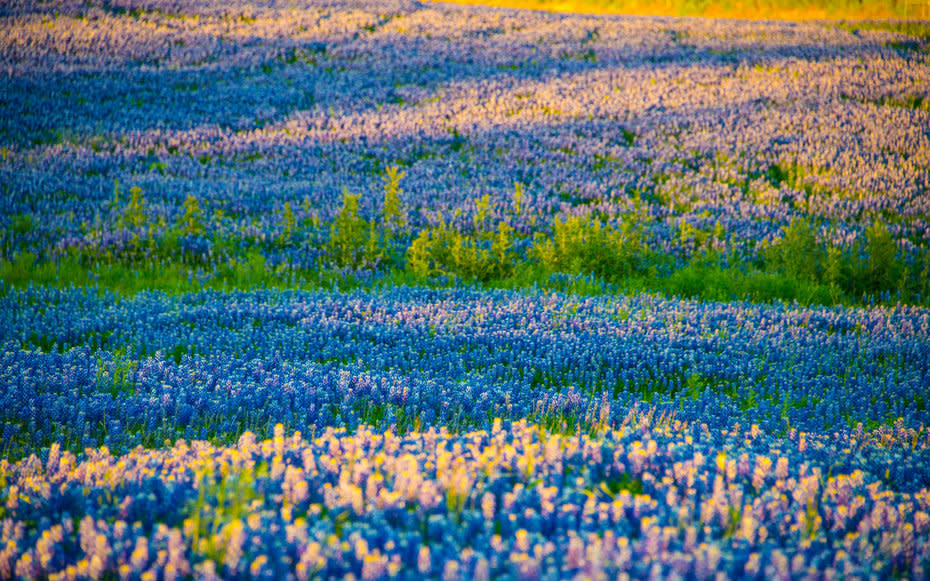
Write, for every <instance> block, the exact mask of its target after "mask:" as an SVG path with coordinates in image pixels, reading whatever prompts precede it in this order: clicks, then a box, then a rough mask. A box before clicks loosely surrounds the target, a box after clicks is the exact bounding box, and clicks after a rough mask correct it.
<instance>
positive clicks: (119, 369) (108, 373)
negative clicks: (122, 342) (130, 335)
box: [96, 348, 138, 397]
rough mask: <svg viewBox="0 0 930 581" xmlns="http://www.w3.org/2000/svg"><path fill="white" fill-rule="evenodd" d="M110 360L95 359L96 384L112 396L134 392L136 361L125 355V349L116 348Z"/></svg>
mask: <svg viewBox="0 0 930 581" xmlns="http://www.w3.org/2000/svg"><path fill="white" fill-rule="evenodd" d="M112 355H113V356H112V361H109V362H108V361H106V360H105V359H104V358H98V359H97V374H96V380H97V385H98V386H99V387H100V388H101V389H102V390H104V391H107V392H109V393H110V394H111V395H112V396H113V397H117V396H120V395H123V394H128V395H132V394H134V393H135V391H136V388H135V380H134V378H135V372H136V367H137V366H138V363H137V362H135V361H133V360H132V359H130V358H129V357H128V356H127V355H126V349H125V348H121V349H117V350H116V351H114V352H113V354H112Z"/></svg>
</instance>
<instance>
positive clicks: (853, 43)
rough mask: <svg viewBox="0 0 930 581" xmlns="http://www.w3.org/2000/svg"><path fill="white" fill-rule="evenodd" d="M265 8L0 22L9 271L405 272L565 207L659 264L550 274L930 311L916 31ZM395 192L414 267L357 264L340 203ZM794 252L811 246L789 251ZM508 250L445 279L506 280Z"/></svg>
mask: <svg viewBox="0 0 930 581" xmlns="http://www.w3.org/2000/svg"><path fill="white" fill-rule="evenodd" d="M253 4H254V3H249V2H233V3H230V2H225V1H223V2H220V1H215V2H178V1H174V0H156V1H152V2H145V3H144V4H140V5H136V4H133V3H118V4H113V3H111V2H56V3H55V5H54V7H52V6H45V5H43V4H37V3H32V2H19V3H16V4H15V5H11V6H9V7H7V8H4V9H3V10H2V12H0V20H2V25H0V31H2V32H0V73H2V74H0V89H2V93H3V94H4V100H3V102H2V107H3V112H4V114H3V115H2V116H0V182H2V183H3V184H4V187H5V200H7V202H6V203H5V204H4V205H3V207H2V208H0V228H2V234H0V243H2V246H0V250H2V258H3V259H5V260H7V261H15V260H17V259H19V258H21V256H20V255H21V254H24V253H26V252H29V253H31V254H32V255H35V256H38V257H39V258H40V259H41V260H42V261H50V262H51V263H53V264H57V261H60V260H62V259H65V258H68V257H78V258H79V259H80V260H81V261H82V264H84V265H85V266H86V265H88V264H90V265H93V264H99V263H101V262H110V261H114V260H117V261H118V260H124V261H128V262H130V263H132V264H145V263H147V262H152V261H154V262H156V263H159V261H168V262H172V263H177V262H195V263H198V264H199V265H200V266H201V267H202V268H203V271H204V272H203V276H206V277H209V276H215V273H216V270H217V269H218V268H219V269H222V267H223V266H224V265H226V264H228V263H229V261H230V260H231V259H238V258H241V256H242V253H243V252H242V251H243V248H245V249H255V250H259V251H261V253H262V254H263V255H264V257H265V258H266V259H267V260H268V262H269V263H270V264H273V265H275V266H281V265H284V266H285V267H286V268H292V269H297V270H313V269H318V268H330V267H332V266H333V265H335V266H337V267H345V266H346V264H347V263H350V264H351V265H352V266H354V267H358V266H365V267H366V268H374V269H378V268H383V267H384V265H385V264H389V263H391V261H392V260H393V263H394V264H399V265H404V264H407V263H408V262H411V260H408V257H407V256H406V254H405V251H406V249H407V248H408V247H413V242H414V241H415V240H416V239H417V237H418V236H419V235H420V234H421V233H422V234H424V235H426V236H427V238H428V239H430V232H429V231H430V229H436V228H439V222H440V220H441V221H442V222H443V226H444V227H448V228H449V229H451V231H454V232H457V233H459V234H463V235H465V234H468V233H469V232H470V231H471V230H472V229H473V228H474V226H475V225H476V224H478V225H479V226H487V225H491V226H493V225H496V224H498V223H500V222H506V225H507V228H508V229H507V231H506V233H505V234H509V235H510V236H511V237H512V238H518V239H519V238H521V237H522V238H523V239H525V241H531V240H532V238H533V236H534V235H535V234H542V235H549V234H550V233H552V231H553V229H555V228H557V227H556V225H555V220H556V219H557V217H559V216H560V215H561V217H562V218H564V219H568V218H573V217H574V218H587V217H593V218H595V219H596V220H598V221H599V222H600V223H603V224H604V225H610V226H611V227H615V228H616V229H617V230H618V231H619V232H621V233H623V234H624V236H623V238H624V240H629V236H628V234H630V232H626V231H624V229H623V225H626V226H627V227H629V226H630V225H631V224H635V225H636V226H637V228H638V231H637V232H636V234H637V235H638V236H639V237H640V239H641V242H642V243H643V244H644V245H645V246H646V247H648V249H649V250H651V251H653V252H655V253H657V254H658V255H659V256H662V257H665V259H661V260H660V259H659V258H657V257H656V256H652V255H648V254H644V253H643V251H644V250H645V248H641V247H640V246H639V245H637V244H633V245H629V246H623V250H622V251H623V252H624V253H629V254H632V255H633V256H634V258H635V259H630V257H629V256H626V258H625V259H624V261H622V264H620V265H619V267H618V265H615V264H603V265H596V264H595V265H591V264H585V263H583V261H582V262H580V263H573V262H572V261H571V260H558V259H557V258H558V257H556V258H553V259H552V260H549V261H548V262H547V264H548V265H549V266H550V267H551V268H553V269H554V270H556V271H565V270H582V271H591V270H595V271H599V273H600V274H604V273H610V272H620V273H621V274H623V275H626V274H629V272H630V271H635V270H637V268H638V269H640V270H641V271H642V272H649V267H654V268H655V269H656V270H657V271H658V272H659V273H663V272H667V270H668V269H670V268H677V267H681V266H682V265H685V264H688V262H689V261H691V260H693V259H694V258H695V257H702V256H703V255H704V254H705V253H708V252H711V253H714V255H715V256H716V255H724V256H725V257H727V258H726V259H725V260H724V262H723V263H724V264H725V265H730V266H733V265H736V266H738V268H739V270H745V269H751V268H756V267H758V265H759V262H760V261H761V260H763V259H767V260H768V263H769V264H768V267H769V268H770V269H774V270H787V271H789V274H791V275H801V277H802V278H813V279H815V280H816V281H818V282H821V283H823V284H824V285H827V286H829V285H830V284H835V285H837V286H838V287H839V288H840V289H842V290H844V291H845V292H846V293H848V294H849V295H850V296H851V297H853V298H858V297H859V296H861V295H862V294H863V293H870V294H879V293H886V294H887V296H886V299H890V300H891V302H894V300H895V299H896V298H897V299H901V300H906V301H910V302H918V303H919V302H921V301H925V300H928V297H930V288H928V287H927V283H926V280H928V279H930V274H928V273H930V252H928V248H930V238H928V237H930V230H928V227H927V225H928V223H930V222H928V220H927V219H926V217H927V215H928V212H930V208H928V200H930V198H928V196H926V195H923V194H925V193H926V191H927V189H928V187H930V183H928V175H927V171H926V166H927V163H926V160H927V156H928V152H930V137H928V133H927V131H926V127H927V126H928V115H930V113H928V110H927V104H928V103H930V93H928V89H927V87H930V82H928V79H930V65H928V63H927V60H926V58H924V55H925V54H926V50H927V39H928V38H930V35H928V34H927V29H926V27H925V26H924V25H922V24H920V23H913V24H894V23H887V24H882V23H871V24H869V23H862V24H849V23H830V22H806V23H792V22H741V21H737V20H731V21H720V20H701V19H678V20H674V19H662V18H642V17H636V18H634V17H620V16H600V17H592V16H580V15H566V14H550V13H544V12H537V11H523V12H520V11H508V10H496V9H489V8H481V7H461V6H451V5H445V4H442V3H421V2H414V1H408V0H390V1H384V0H377V1H373V0H365V1H361V2H337V1H305V2H294V3H288V5H287V6H286V7H285V6H278V5H274V6H258V5H253ZM391 168H395V169H397V168H399V169H400V170H401V171H398V172H395V173H394V174H391V173H390V172H391ZM400 174H403V176H404V177H403V182H402V184H403V187H402V188H400V189H395V193H396V196H397V199H396V201H397V202H398V203H399V204H400V205H399V206H397V209H399V211H400V210H402V211H403V212H404V220H398V221H397V222H396V223H395V226H396V228H394V229H393V230H392V232H393V233H394V234H395V240H394V241H395V242H397V244H399V245H400V246H399V250H397V249H395V250H397V251H396V252H393V256H392V251H391V249H394V246H392V245H391V244H387V245H386V246H385V248H384V249H382V250H381V251H379V252H375V253H372V254H365V253H364V252H361V251H357V250H353V251H351V252H350V251H348V250H347V248H349V247H350V245H351V243H353V242H359V241H363V240H365V236H366V235H367V231H359V230H357V229H355V226H357V225H358V223H357V222H351V221H350V222H346V221H343V222H341V223H335V222H334V221H333V220H334V218H335V217H336V215H337V214H338V213H339V212H340V211H341V210H340V208H341V207H343V206H342V205H341V203H340V201H341V200H344V199H345V197H346V196H345V193H344V192H349V193H351V194H352V195H356V196H358V198H357V199H356V200H355V202H354V207H356V208H357V212H358V216H361V217H363V218H365V219H366V220H372V219H376V218H380V216H381V212H382V210H383V208H382V207H381V199H382V197H381V189H382V179H381V176H390V175H393V176H394V177H395V178H399V176H400ZM394 183H395V185H396V184H397V180H396V179H395V180H394ZM515 184H517V186H515ZM515 187H517V188H519V189H520V190H521V192H522V194H521V200H520V202H519V203H518V204H517V205H516V206H514V204H512V197H513V194H514V190H515ZM349 206H353V204H349ZM400 215H401V214H397V216H400ZM440 217H441V218H440ZM479 217H480V218H482V220H477V218H479ZM485 221H486V224H482V222H485ZM795 223H797V225H800V224H803V225H804V226H805V228H806V229H802V230H794V231H792V232H793V233H794V234H795V235H798V234H804V233H806V234H807V236H806V237H805V236H794V237H792V236H791V235H789V233H788V232H786V230H785V229H786V228H788V227H790V226H791V225H792V224H795ZM340 225H341V226H342V227H340ZM405 228H407V229H405ZM398 230H399V232H398ZM439 230H440V233H441V232H442V231H443V229H442V228H439ZM870 232H871V234H870ZM495 233H497V231H496V230H494V231H492V232H491V234H495ZM447 234H448V232H447ZM576 234H578V235H579V236H583V235H584V234H586V232H576ZM331 237H335V240H333V239H330V238H331ZM437 237H438V238H440V239H442V240H445V239H444V238H442V236H440V235H439V234H437V233H433V235H432V238H431V239H432V240H433V246H434V247H435V246H436V244H437V243H436V242H435V240H436V238H437ZM479 238H480V237H479ZM604 238H605V239H606V240H609V241H615V240H614V239H613V238H612V237H611V236H610V235H608V234H605V235H604ZM505 239H506V238H505ZM789 239H790V240H794V241H795V242H802V244H800V245H798V244H793V245H792V244H788V245H787V246H788V248H789V249H793V250H791V251H787V252H775V254H776V255H777V256H775V257H772V256H768V254H767V249H769V248H770V247H772V246H777V245H778V243H779V241H782V240H789ZM790 240H789V241H790ZM428 241H429V240H426V241H423V242H422V243H421V244H419V245H418V246H416V248H413V250H418V251H420V254H419V256H420V257H422V255H423V253H424V252H423V251H424V246H429V245H428V244H426V242H428ZM805 241H806V242H805ZM438 244H439V245H440V246H442V244H445V243H444V242H442V243H438ZM490 245H491V242H490V238H488V240H487V241H481V240H473V241H470V242H469V241H468V240H465V241H462V240H458V241H457V244H455V245H453V247H461V248H462V249H461V251H460V253H459V254H460V255H465V254H469V253H471V254H476V253H477V254H481V252H490V249H489V248H488V247H490ZM818 248H819V249H820V250H818ZM828 248H831V249H833V251H834V255H833V257H832V262H831V257H830V256H829V255H828V252H827V249H828ZM514 249H515V250H520V249H521V247H520V246H519V244H517V245H516V246H515V248H514ZM432 250H434V251H435V250H436V249H435V248H432ZM479 250H480V251H479ZM505 250H506V244H505V245H504V246H502V250H501V254H500V257H501V258H502V260H500V261H493V264H491V265H487V264H483V263H482V261H481V260H471V261H464V262H463V260H461V256H460V257H459V259H456V260H453V261H452V262H454V263H456V264H455V266H456V268H451V267H450V266H449V264H445V265H444V267H445V270H453V271H454V272H455V273H456V274H458V275H460V276H462V277H463V278H468V277H475V276H477V277H479V278H481V277H482V276H488V277H490V276H493V275H495V273H496V274H501V273H504V274H506V270H507V264H506V263H507V260H504V259H503V258H504V257H505V256H506V253H505V252H504V251H505ZM426 254H429V253H428V252H427V253H426ZM518 254H520V253H519V252H518ZM779 256H780V257H779ZM786 256H787V257H786ZM416 257H417V252H413V256H412V257H409V258H412V259H413V260H412V262H413V268H412V270H414V271H420V270H421V269H420V268H419V266H418V265H420V266H421V265H422V264H423V261H422V260H420V261H417V260H416ZM433 258H434V259H435V257H433ZM640 259H645V260H644V262H646V264H642V262H643V260H640ZM668 259H670V260H671V262H670V263H669V262H668ZM434 262H435V260H434ZM439 262H440V263H441V262H442V261H441V260H440V261H439ZM447 262H448V261H447ZM544 262H546V261H544ZM798 265H803V266H798ZM599 266H600V268H599ZM489 271H490V272H489ZM498 271H500V272H498ZM796 271H798V272H796ZM860 271H861V272H860ZM737 295H738V297H741V296H742V293H739V292H738V293H737ZM787 298H789V300H790V298H794V297H787ZM825 300H829V299H827V298H818V301H819V302H824V301H825Z"/></svg>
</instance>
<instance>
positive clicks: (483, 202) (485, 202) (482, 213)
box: [473, 194, 491, 232]
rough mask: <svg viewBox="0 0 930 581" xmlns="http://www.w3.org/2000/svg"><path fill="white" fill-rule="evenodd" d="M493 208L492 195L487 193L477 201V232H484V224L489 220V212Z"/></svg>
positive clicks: (475, 223)
mask: <svg viewBox="0 0 930 581" xmlns="http://www.w3.org/2000/svg"><path fill="white" fill-rule="evenodd" d="M490 210H491V195H490V194H485V195H483V196H481V197H480V198H478V200H477V201H476V202H475V216H474V219H473V220H474V225H475V232H482V231H483V230H484V225H485V223H486V222H487V220H488V213H489V212H490Z"/></svg>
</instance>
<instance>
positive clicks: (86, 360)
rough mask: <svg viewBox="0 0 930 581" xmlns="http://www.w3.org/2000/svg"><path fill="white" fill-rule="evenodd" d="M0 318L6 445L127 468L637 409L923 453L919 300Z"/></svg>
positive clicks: (227, 299) (487, 304) (254, 303)
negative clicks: (904, 444) (327, 434)
mask: <svg viewBox="0 0 930 581" xmlns="http://www.w3.org/2000/svg"><path fill="white" fill-rule="evenodd" d="M0 316H2V324H0V329H3V331H2V340H3V348H2V351H0V374H2V377H3V381H4V383H5V384H6V385H7V386H8V387H7V388H6V389H5V390H4V391H3V393H2V394H0V419H2V422H3V430H4V433H3V446H4V449H3V450H2V452H4V453H5V454H7V455H9V456H10V457H16V458H19V457H24V456H28V455H29V454H32V453H42V451H43V450H46V449H47V448H48V447H50V446H51V445H53V444H56V443H57V444H59V445H60V446H62V447H63V448H64V449H67V450H70V451H72V452H74V453H79V452H80V451H81V450H83V449H84V448H85V447H99V446H102V445H106V446H107V447H109V449H110V450H111V451H113V452H114V453H118V454H122V453H125V452H128V451H130V450H131V449H132V448H134V447H135V446H137V445H145V446H146V447H152V446H162V445H164V444H165V442H166V441H168V443H171V442H173V441H175V440H176V439H178V438H184V439H187V440H197V439H201V440H212V441H214V442H217V443H219V442H227V443H228V442H232V441H235V439H236V438H238V437H239V435H240V434H241V433H242V432H243V431H245V430H251V431H253V432H255V433H257V434H259V435H265V436H267V435H268V434H270V430H271V427H272V426H274V425H275V424H277V423H283V424H284V425H286V426H287V427H288V429H299V430H301V431H302V432H303V433H306V434H309V433H313V431H314V430H315V429H320V428H322V427H324V426H333V427H345V428H349V429H354V428H355V427H356V426H361V425H369V426H371V427H372V428H373V429H377V430H383V429H387V428H393V429H396V430H398V431H400V432H403V431H406V430H414V429H418V430H424V429H427V428H429V427H436V428H439V427H442V426H445V427H447V428H448V429H450V430H456V431H461V430H466V429H488V428H489V426H490V421H491V418H494V417H501V418H503V419H506V420H508V421H511V420H512V421H517V420H520V419H524V418H526V419H530V420H531V421H535V422H539V423H542V424H543V425H546V426H548V427H549V428H550V429H553V430H557V431H578V430H581V431H584V430H590V429H594V428H596V427H597V426H600V425H613V424H616V423H617V422H619V421H620V420H621V419H622V418H623V417H624V416H625V415H626V413H627V411H628V410H629V409H630V407H631V406H634V405H637V404H640V405H647V406H655V407H656V408H657V409H658V410H659V412H660V413H667V414H674V415H675V417H676V418H677V419H679V420H682V421H689V422H703V423H707V424H708V425H710V426H714V427H730V426H732V425H733V424H734V423H742V424H744V425H748V424H750V423H753V424H758V425H759V426H760V427H761V428H762V429H764V430H766V432H768V433H771V434H777V435H781V436H786V435H787V434H788V433H789V432H790V431H791V430H796V431H803V432H810V433H823V434H826V433H833V432H840V433H846V432H850V433H851V432H854V431H855V430H857V429H858V430H859V431H860V432H861V431H862V430H866V431H868V430H872V429H875V428H877V427H878V426H882V425H884V426H887V427H892V426H895V429H899V430H900V429H910V430H917V432H915V433H916V434H918V436H917V437H918V440H921V441H922V439H923V438H926V437H927V433H926V432H925V430H924V426H926V425H930V418H928V415H930V411H928V409H927V403H928V402H927V401H926V398H927V381H928V373H930V345H928V343H930V332H928V328H930V312H928V311H927V310H925V309H919V308H915V307H897V308H881V307H878V308H872V309H850V308H831V309H824V308H801V307H790V306H785V305H783V304H781V303H774V304H772V305H768V306H764V305H751V304H746V303H701V302H696V301H683V300H670V299H663V298H658V297H654V296H651V295H639V296H635V297H625V296H603V297H598V298H583V297H577V296H573V295H561V294H548V293H542V292H540V293H535V294H534V293H526V292H513V291H481V290H468V289H458V290H452V289H445V290H429V289H410V288H404V287H401V288H389V289H381V290H379V291H356V292H353V293H339V292H322V291H317V292H297V291H255V292H249V293H246V292H234V293H222V292H202V293H197V294H186V295H180V296H171V295H166V294H163V293H140V294H139V295H136V296H135V297H133V298H127V299H119V298H118V297H115V296H113V295H108V294H103V295H98V294H97V293H94V292H87V291H86V290H56V289H49V288H46V287H37V288H33V289H29V290H25V291H15V290H9V289H8V292H7V294H6V296H5V297H3V298H2V299H0ZM848 461H849V462H853V460H852V457H851V456H850V457H849V458H848ZM863 469H865V467H863ZM872 469H873V470H874V471H875V472H876V473H879V472H880V473H884V472H885V471H890V472H889V474H888V478H889V481H893V482H895V483H896V485H897V486H900V487H909V488H920V487H921V486H925V485H928V484H930V466H928V465H927V464H926V457H925V456H920V455H917V456H913V457H910V456H904V457H900V458H893V457H892V456H888V455H885V456H882V457H881V458H878V459H877V460H876V464H875V466H874V467H873V468H872Z"/></svg>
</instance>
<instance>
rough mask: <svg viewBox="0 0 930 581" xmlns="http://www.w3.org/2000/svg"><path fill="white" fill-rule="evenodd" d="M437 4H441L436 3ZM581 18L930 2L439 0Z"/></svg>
mask: <svg viewBox="0 0 930 581" xmlns="http://www.w3.org/2000/svg"><path fill="white" fill-rule="evenodd" d="M433 1H437V0H433ZM439 1H445V2H449V3H452V4H482V5H486V6H497V7H503V8H521V9H532V10H547V11H552V12H572V13H579V14H629V15H640V16H701V17H707V18H740V19H749V20H828V19H829V20H866V19H876V20H884V19H900V18H930V0H861V1H856V0H787V1H775V0H656V1H648V0H439Z"/></svg>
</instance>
